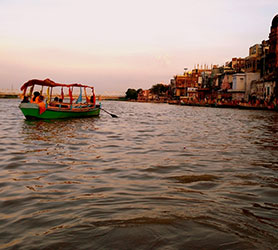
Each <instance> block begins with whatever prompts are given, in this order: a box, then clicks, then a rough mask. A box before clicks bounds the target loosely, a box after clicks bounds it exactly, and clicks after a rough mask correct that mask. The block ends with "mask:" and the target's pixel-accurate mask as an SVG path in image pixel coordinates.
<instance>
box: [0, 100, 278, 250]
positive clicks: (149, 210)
mask: <svg viewBox="0 0 278 250" xmlns="http://www.w3.org/2000/svg"><path fill="white" fill-rule="evenodd" d="M17 105H18V100H0V125H1V127H0V130H1V133H0V160H1V172H0V215H1V216H0V239H1V241H0V248H2V249H59V248H61V249H133V248H135V247H136V248H141V249H156V248H166V249H255V248H256V249H258V248H259V249H277V248H278V235H277V231H278V226H277V225H278V200H277V197H278V174H277V173H278V133H277V131H278V113H275V112H272V111H248V110H233V109H213V108H200V107H181V106H172V105H167V104H148V103H127V102H108V101H107V102H103V107H104V108H105V109H107V110H109V111H111V112H112V113H115V114H117V115H118V116H119V118H118V119H117V118H111V117H110V116H109V115H107V114H106V113H102V114H101V116H100V117H99V118H86V119H69V120H61V121H26V120H24V118H23V116H22V115H21V113H20V110H19V109H18V108H17Z"/></svg>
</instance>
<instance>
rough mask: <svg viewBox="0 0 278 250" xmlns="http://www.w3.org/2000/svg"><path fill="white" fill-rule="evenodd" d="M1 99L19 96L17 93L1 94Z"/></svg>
mask: <svg viewBox="0 0 278 250" xmlns="http://www.w3.org/2000/svg"><path fill="white" fill-rule="evenodd" d="M0 98H1V99H17V98H19V96H18V95H16V94H0Z"/></svg>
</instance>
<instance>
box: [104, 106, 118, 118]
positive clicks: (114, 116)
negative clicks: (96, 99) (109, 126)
mask: <svg viewBox="0 0 278 250" xmlns="http://www.w3.org/2000/svg"><path fill="white" fill-rule="evenodd" d="M101 109H102V110H103V111H104V112H106V113H107V114H109V115H111V116H112V117H113V118H118V116H117V115H114V114H111V113H110V112H108V111H106V110H105V109H103V108H101Z"/></svg>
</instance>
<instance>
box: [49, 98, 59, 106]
mask: <svg viewBox="0 0 278 250" xmlns="http://www.w3.org/2000/svg"><path fill="white" fill-rule="evenodd" d="M49 105H50V106H56V105H59V98H58V96H55V98H54V100H53V101H52V102H50V103H49Z"/></svg>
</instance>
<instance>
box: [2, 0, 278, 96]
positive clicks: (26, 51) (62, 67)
mask: <svg viewBox="0 0 278 250" xmlns="http://www.w3.org/2000/svg"><path fill="white" fill-rule="evenodd" d="M276 14H278V1H277V0H233V1H232V0H210V1H207V0H196V1H188V0H117V1H116V0H99V1H97V0H0V89H11V88H13V89H18V88H19V87H20V86H21V84H23V83H24V82H26V81H28V80H30V79H33V78H37V79H45V78H50V79H52V80H54V81H56V82H61V83H74V82H79V83H84V84H90V85H93V86H95V89H96V93H98V94H118V93H124V92H125V91H126V90H127V89H128V88H135V89H138V88H143V89H148V88H150V87H151V86H152V85H154V84H156V83H159V82H164V83H169V81H170V79H171V78H172V77H173V76H174V75H176V74H182V73H183V69H184V68H185V67H187V68H189V69H192V68H193V67H194V65H195V64H209V65H211V64H219V65H221V64H223V63H225V62H226V61H229V60H231V58H232V57H246V56H247V55H248V49H249V47H250V46H252V45H254V44H256V43H260V42H261V41H262V40H266V39H268V35H269V32H270V25H271V21H272V18H273V17H274V16H275V15H276Z"/></svg>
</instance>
